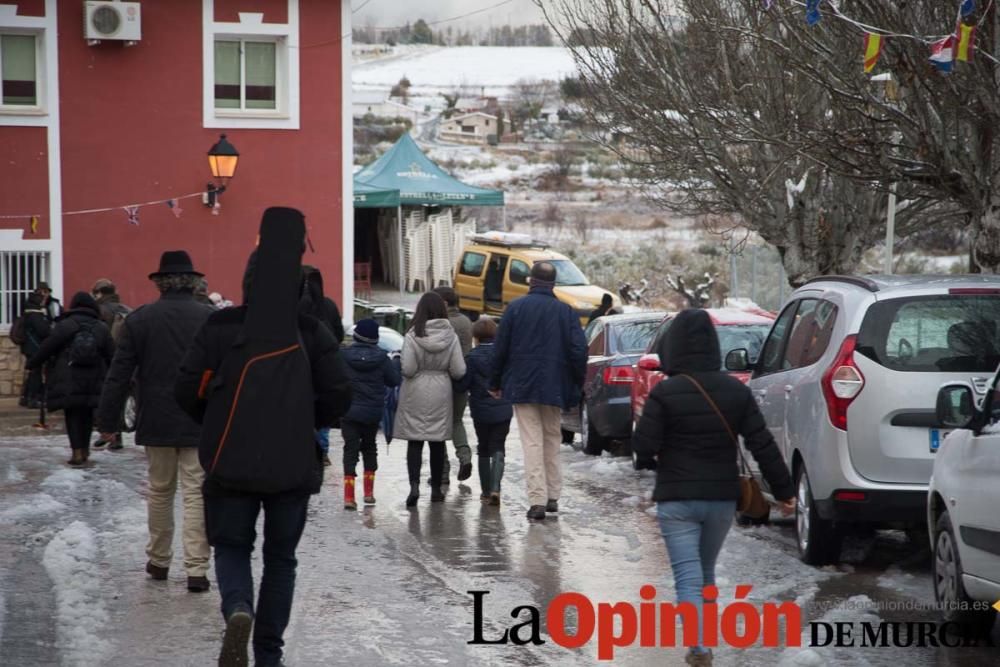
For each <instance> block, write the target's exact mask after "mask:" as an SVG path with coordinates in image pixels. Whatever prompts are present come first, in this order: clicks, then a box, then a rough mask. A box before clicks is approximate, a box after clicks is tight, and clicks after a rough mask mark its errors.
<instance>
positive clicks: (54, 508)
mask: <svg viewBox="0 0 1000 667" xmlns="http://www.w3.org/2000/svg"><path fill="white" fill-rule="evenodd" d="M64 509H66V506H65V505H64V504H62V503H61V502H59V501H58V500H56V499H55V498H53V497H52V496H50V495H49V494H47V493H33V494H31V495H28V496H25V497H24V498H23V499H22V500H21V502H19V503H18V504H17V505H14V506H12V507H8V508H6V509H4V510H0V523H13V522H14V521H24V520H25V519H34V518H36V517H40V516H46V515H48V514H55V513H56V512H60V511H62V510H64Z"/></svg>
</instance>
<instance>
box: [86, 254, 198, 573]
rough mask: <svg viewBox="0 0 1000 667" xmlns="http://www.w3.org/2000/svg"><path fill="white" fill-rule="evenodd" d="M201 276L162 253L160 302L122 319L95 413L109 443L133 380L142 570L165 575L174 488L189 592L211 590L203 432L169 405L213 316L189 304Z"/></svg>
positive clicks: (184, 257)
mask: <svg viewBox="0 0 1000 667" xmlns="http://www.w3.org/2000/svg"><path fill="white" fill-rule="evenodd" d="M201 276H202V274H201V273H199V272H197V271H195V269H194V266H193V265H192V263H191V258H190V256H188V254H187V252H185V251H184V250H169V251H167V252H165V253H163V256H162V257H161V258H160V268H159V270H157V271H155V272H153V273H151V274H149V279H150V280H152V281H153V282H154V283H155V284H156V287H157V289H159V290H160V298H159V300H157V301H154V302H153V303H150V304H147V305H145V306H142V307H140V308H137V309H136V310H134V311H132V313H131V314H129V316H128V318H126V319H125V320H124V321H123V322H122V326H123V328H122V331H121V335H120V337H119V340H118V349H117V351H116V352H115V357H114V360H113V361H112V362H111V370H110V371H108V376H107V378H106V380H105V383H104V391H103V393H102V395H101V403H100V407H99V408H98V411H97V428H98V430H99V431H100V432H101V439H102V440H105V441H112V440H113V439H114V433H115V432H116V431H117V430H118V423H119V419H120V418H121V414H122V410H123V408H124V406H125V399H126V397H127V396H128V393H129V387H130V385H131V382H132V378H133V375H135V377H136V380H137V385H138V391H137V401H138V405H137V408H138V411H137V413H138V419H139V421H138V424H137V425H136V432H135V442H136V444H137V445H140V446H142V447H145V448H146V460H147V463H148V468H149V499H148V501H147V505H148V515H149V542H148V544H147V545H146V555H147V556H148V557H149V561H148V562H147V563H146V572H147V573H149V576H150V577H152V578H153V579H155V580H158V581H162V580H165V579H166V578H167V574H168V572H169V568H170V561H171V558H172V556H173V552H174V549H173V539H174V495H175V494H176V491H177V487H178V483H179V485H180V488H181V496H182V499H183V504H184V529H183V532H182V540H183V543H184V569H185V570H186V572H187V587H188V590H189V591H191V592H202V591H207V590H208V588H209V583H208V577H207V574H208V568H209V557H210V556H211V552H210V550H209V546H208V539H207V538H206V536H205V510H204V504H203V501H202V495H201V485H202V482H203V480H204V471H203V470H202V468H201V464H200V463H199V461H198V438H199V434H200V432H201V429H200V427H199V426H198V424H197V423H195V421H194V420H193V419H191V417H189V416H188V415H186V414H185V413H184V411H183V410H181V408H180V406H179V405H177V401H175V400H174V383H175V381H176V378H177V369H178V368H180V365H181V361H182V360H183V359H184V354H185V352H186V351H187V348H188V345H190V344H191V341H193V340H194V337H195V334H196V333H198V330H199V329H200V328H201V325H202V324H204V323H205V320H207V319H208V316H209V315H211V314H212V312H213V309H212V308H211V307H209V306H205V305H202V304H200V303H197V302H196V301H195V300H194V289H195V286H196V285H197V281H198V280H199V279H200V278H201Z"/></svg>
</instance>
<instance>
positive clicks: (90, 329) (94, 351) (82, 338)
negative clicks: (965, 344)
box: [69, 322, 101, 367]
mask: <svg viewBox="0 0 1000 667" xmlns="http://www.w3.org/2000/svg"><path fill="white" fill-rule="evenodd" d="M100 360H101V351H100V347H99V346H98V344H97V336H95V335H94V324H93V323H82V322H81V323H80V324H79V328H78V329H77V330H76V333H75V334H73V340H72V341H70V344H69V365H70V366H80V367H89V366H96V365H97V364H98V362H100Z"/></svg>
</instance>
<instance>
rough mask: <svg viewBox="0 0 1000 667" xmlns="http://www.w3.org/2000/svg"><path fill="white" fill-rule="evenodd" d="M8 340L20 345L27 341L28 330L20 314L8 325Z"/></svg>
mask: <svg viewBox="0 0 1000 667" xmlns="http://www.w3.org/2000/svg"><path fill="white" fill-rule="evenodd" d="M9 335H10V340H11V342H13V343H14V345H17V346H18V347H21V346H22V345H24V344H25V343H27V342H28V331H27V326H26V325H25V323H24V316H23V315H20V316H18V317H15V318H14V323H13V324H11V326H10V334H9Z"/></svg>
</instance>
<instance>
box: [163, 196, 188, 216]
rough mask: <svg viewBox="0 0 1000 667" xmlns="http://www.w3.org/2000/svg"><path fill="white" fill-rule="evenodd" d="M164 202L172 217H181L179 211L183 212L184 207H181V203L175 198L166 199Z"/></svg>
mask: <svg viewBox="0 0 1000 667" xmlns="http://www.w3.org/2000/svg"><path fill="white" fill-rule="evenodd" d="M166 204H167V208H169V209H170V212H171V213H173V214H174V217H175V218H178V219H179V218H180V217H181V213H183V212H184V209H182V208H181V203H180V202H179V201H177V200H176V199H168V200H167V201H166Z"/></svg>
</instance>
